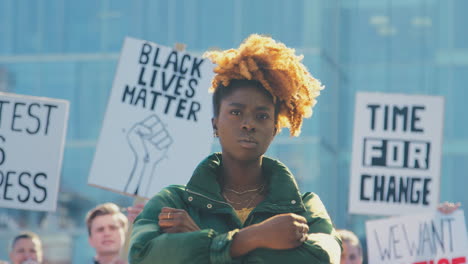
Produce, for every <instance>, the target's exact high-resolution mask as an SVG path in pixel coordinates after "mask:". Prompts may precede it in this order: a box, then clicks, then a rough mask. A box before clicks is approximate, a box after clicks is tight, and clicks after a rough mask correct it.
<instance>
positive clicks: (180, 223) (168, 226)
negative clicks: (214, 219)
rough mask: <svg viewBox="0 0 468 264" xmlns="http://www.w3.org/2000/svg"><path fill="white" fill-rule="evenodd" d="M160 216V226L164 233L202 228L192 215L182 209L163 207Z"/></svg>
mask: <svg viewBox="0 0 468 264" xmlns="http://www.w3.org/2000/svg"><path fill="white" fill-rule="evenodd" d="M158 218H159V227H161V229H162V231H163V232H164V233H184V232H193V231H198V230H200V228H199V227H198V226H197V224H195V222H194V221H193V219H192V218H191V217H190V215H189V214H188V213H187V212H186V211H185V210H182V209H175V208H170V207H163V208H162V209H161V213H160V214H159V216H158Z"/></svg>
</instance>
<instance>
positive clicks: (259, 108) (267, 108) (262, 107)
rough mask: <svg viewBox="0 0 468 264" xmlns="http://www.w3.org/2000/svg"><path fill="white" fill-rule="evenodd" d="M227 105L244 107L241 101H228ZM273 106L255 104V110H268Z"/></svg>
mask: <svg viewBox="0 0 468 264" xmlns="http://www.w3.org/2000/svg"><path fill="white" fill-rule="evenodd" d="M229 106H233V107H238V108H245V106H246V105H245V104H242V103H236V102H232V103H229ZM272 109H273V108H272V107H269V106H262V105H261V106H257V107H255V110H257V111H269V110H272Z"/></svg>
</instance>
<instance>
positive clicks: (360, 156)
mask: <svg viewBox="0 0 468 264" xmlns="http://www.w3.org/2000/svg"><path fill="white" fill-rule="evenodd" d="M443 109H444V100H443V98H442V97H438V96H415V95H402V94H381V93H358V94H357V95H356V110H355V116H354V136H353V152H352V163H351V184H350V192H349V193H350V197H349V211H350V212H351V213H356V214H371V215H402V214H408V213H422V212H428V211H432V210H435V208H436V206H437V204H438V203H439V181H440V168H441V166H440V160H441V153H442V150H441V148H442V132H443V116H444V111H443Z"/></svg>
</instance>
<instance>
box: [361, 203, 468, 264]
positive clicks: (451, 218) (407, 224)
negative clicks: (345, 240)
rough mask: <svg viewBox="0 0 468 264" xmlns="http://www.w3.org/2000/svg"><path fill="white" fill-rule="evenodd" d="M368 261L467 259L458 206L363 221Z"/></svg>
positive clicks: (436, 263)
mask: <svg viewBox="0 0 468 264" xmlns="http://www.w3.org/2000/svg"><path fill="white" fill-rule="evenodd" d="M366 240H367V252H368V261H369V263H370V264H374V263H375V264H463V263H465V264H466V263H468V262H467V258H468V242H467V234H466V226H465V218H464V215H463V211H462V210H457V211H455V212H454V213H452V214H449V215H444V214H441V213H438V212H437V213H429V214H418V215H407V216H402V217H392V218H388V219H381V220H371V221H367V222H366Z"/></svg>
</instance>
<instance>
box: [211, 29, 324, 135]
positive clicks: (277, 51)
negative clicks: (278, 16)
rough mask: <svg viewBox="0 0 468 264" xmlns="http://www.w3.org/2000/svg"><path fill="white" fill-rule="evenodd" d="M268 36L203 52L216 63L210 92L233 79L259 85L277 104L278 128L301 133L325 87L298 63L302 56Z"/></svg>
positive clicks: (255, 37)
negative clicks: (249, 81)
mask: <svg viewBox="0 0 468 264" xmlns="http://www.w3.org/2000/svg"><path fill="white" fill-rule="evenodd" d="M294 53H295V50H294V49H291V48H288V47H286V45H284V44H283V43H279V42H276V41H275V40H273V39H272V38H270V37H266V36H261V35H257V34H253V35H250V36H249V37H248V38H247V39H246V40H244V42H243V43H242V44H241V45H240V46H239V48H238V49H229V50H224V51H209V52H206V53H205V55H204V56H205V57H208V58H209V59H210V60H211V61H212V62H213V63H215V64H217V67H215V69H214V72H215V73H216V75H215V77H214V78H213V81H212V84H211V85H212V86H211V87H210V91H212V92H215V91H216V89H218V87H220V86H225V87H228V86H229V85H230V83H231V81H233V80H252V81H257V82H259V83H260V84H261V85H262V86H263V88H265V89H266V90H267V91H268V92H269V93H270V94H271V95H272V96H273V102H274V103H275V104H279V110H278V119H277V128H278V129H281V128H283V127H287V128H289V130H290V134H291V136H298V135H299V134H300V132H301V126H302V120H303V118H304V117H310V116H311V115H312V108H313V106H314V105H315V104H316V103H317V100H316V98H317V97H318V96H319V95H320V90H322V89H323V88H324V87H323V86H322V85H321V83H320V81H319V80H317V79H315V78H314V77H312V75H311V74H310V73H309V72H308V71H307V68H306V67H305V66H304V65H303V64H302V63H301V60H302V58H303V56H296V55H295V54H294Z"/></svg>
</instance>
